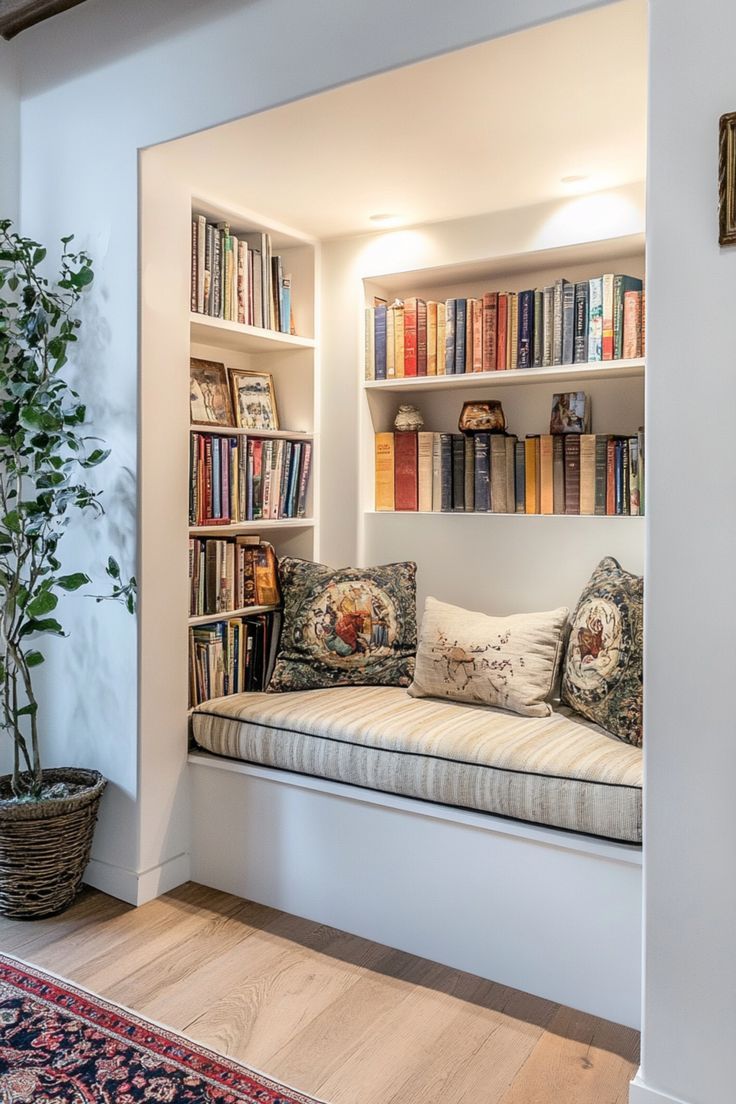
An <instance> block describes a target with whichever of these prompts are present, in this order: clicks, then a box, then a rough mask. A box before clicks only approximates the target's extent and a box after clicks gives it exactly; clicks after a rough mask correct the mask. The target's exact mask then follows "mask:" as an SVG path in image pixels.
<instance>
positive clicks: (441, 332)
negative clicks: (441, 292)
mask: <svg viewBox="0 0 736 1104" xmlns="http://www.w3.org/2000/svg"><path fill="white" fill-rule="evenodd" d="M446 313H447V308H446V306H445V304H444V303H438V304H437V375H438V376H444V374H445V370H446V363H445V317H446Z"/></svg>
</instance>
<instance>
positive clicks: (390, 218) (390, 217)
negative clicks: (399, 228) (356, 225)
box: [368, 211, 399, 223]
mask: <svg viewBox="0 0 736 1104" xmlns="http://www.w3.org/2000/svg"><path fill="white" fill-rule="evenodd" d="M368 218H369V219H370V221H371V222H384V223H386V222H398V218H399V216H398V215H394V214H392V213H391V212H390V211H380V212H379V213H378V214H377V215H369V216H368Z"/></svg>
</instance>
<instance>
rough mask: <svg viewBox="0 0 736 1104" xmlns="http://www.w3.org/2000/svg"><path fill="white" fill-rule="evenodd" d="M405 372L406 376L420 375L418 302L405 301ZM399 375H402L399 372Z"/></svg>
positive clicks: (412, 299)
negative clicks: (418, 362)
mask: <svg viewBox="0 0 736 1104" xmlns="http://www.w3.org/2000/svg"><path fill="white" fill-rule="evenodd" d="M403 315H404V318H403V321H404V372H403V375H405V376H416V375H418V374H419V372H418V368H417V361H418V358H417V300H416V299H415V298H413V297H412V298H409V299H405V300H404V312H403ZM397 375H401V373H400V372H397Z"/></svg>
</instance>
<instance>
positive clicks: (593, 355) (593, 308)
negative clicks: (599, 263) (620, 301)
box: [588, 276, 603, 360]
mask: <svg viewBox="0 0 736 1104" xmlns="http://www.w3.org/2000/svg"><path fill="white" fill-rule="evenodd" d="M602 359H603V279H602V277H600V276H597V277H596V278H595V279H593V280H588V360H602Z"/></svg>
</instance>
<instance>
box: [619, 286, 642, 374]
mask: <svg viewBox="0 0 736 1104" xmlns="http://www.w3.org/2000/svg"><path fill="white" fill-rule="evenodd" d="M621 355H622V357H623V358H624V359H625V360H637V359H638V358H639V357H640V356H641V292H640V291H627V292H626V293H625V295H624V332H623V345H622V349H621Z"/></svg>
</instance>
